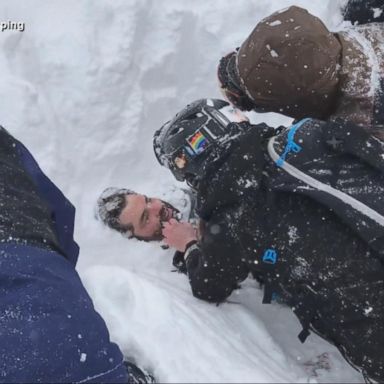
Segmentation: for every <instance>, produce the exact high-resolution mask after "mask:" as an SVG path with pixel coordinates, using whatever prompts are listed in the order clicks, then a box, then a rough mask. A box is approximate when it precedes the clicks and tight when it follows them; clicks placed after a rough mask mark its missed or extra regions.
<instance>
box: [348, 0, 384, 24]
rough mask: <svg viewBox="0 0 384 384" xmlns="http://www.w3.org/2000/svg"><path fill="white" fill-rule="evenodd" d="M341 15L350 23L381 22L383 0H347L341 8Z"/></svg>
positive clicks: (383, 6) (383, 9) (383, 10)
mask: <svg viewBox="0 0 384 384" xmlns="http://www.w3.org/2000/svg"><path fill="white" fill-rule="evenodd" d="M380 11H381V12H380ZM343 15H344V20H347V21H350V22H351V23H352V24H360V25H362V24H368V23H379V22H383V21H384V2H383V0H349V1H348V3H347V5H346V6H345V8H344V10H343Z"/></svg>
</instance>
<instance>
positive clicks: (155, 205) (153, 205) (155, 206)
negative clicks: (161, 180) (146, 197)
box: [148, 200, 161, 215]
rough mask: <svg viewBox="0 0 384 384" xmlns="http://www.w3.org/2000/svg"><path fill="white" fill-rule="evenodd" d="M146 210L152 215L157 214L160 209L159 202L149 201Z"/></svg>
mask: <svg viewBox="0 0 384 384" xmlns="http://www.w3.org/2000/svg"><path fill="white" fill-rule="evenodd" d="M148 210H149V212H150V213H151V214H154V215H159V214H160V210H161V204H159V202H158V201H156V200H155V201H153V200H152V201H151V202H150V203H149V204H148Z"/></svg>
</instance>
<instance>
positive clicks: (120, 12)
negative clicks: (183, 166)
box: [0, 0, 361, 382]
mask: <svg viewBox="0 0 384 384" xmlns="http://www.w3.org/2000/svg"><path fill="white" fill-rule="evenodd" d="M339 3H340V1H339V2H337V1H323V0H313V1H311V2H308V1H304V0H301V1H288V0H275V1H273V2H272V1H269V0H252V1H250V0H238V1H237V2H236V5H234V2H233V1H230V0H225V1H223V0H220V1H219V0H194V1H186V0H162V1H158V0H114V1H113V2H112V1H107V0H92V1H91V0H66V1H65V2H64V1H60V0H49V1H48V0H31V1H28V2H26V1H24V0H3V1H2V2H1V4H0V21H8V20H12V21H18V22H24V23H25V31H24V32H18V31H4V32H0V71H1V74H2V76H1V79H0V98H1V103H0V122H1V124H2V125H4V126H5V127H7V128H8V129H9V130H10V131H11V132H12V133H13V134H14V135H15V136H16V137H18V138H19V139H21V140H22V141H23V142H24V143H25V144H26V145H27V146H28V148H30V150H31V151H32V152H33V153H34V154H35V155H36V158H37V159H38V160H39V162H40V164H41V166H42V168H43V169H44V170H45V171H46V172H47V174H48V175H49V176H50V177H51V178H52V179H53V180H54V181H55V182H56V183H57V184H58V185H59V186H60V187H61V188H62V190H63V191H64V192H65V194H66V195H67V196H68V197H69V198H70V199H71V200H72V201H73V202H74V204H75V205H76V207H77V222H76V237H77V240H78V241H79V243H80V246H81V256H80V262H79V272H80V274H81V276H82V278H83V279H84V281H85V283H86V285H87V287H88V289H89V292H90V294H91V296H92V297H93V299H94V301H95V304H96V306H97V308H98V310H99V311H100V312H101V313H102V315H103V316H104V318H105V319H106V321H107V323H108V326H109V328H110V330H111V334H112V336H113V338H114V339H115V340H116V341H118V342H119V344H120V346H121V348H122V349H123V350H124V352H125V353H126V355H127V356H131V357H134V358H135V359H136V360H138V362H139V363H140V364H142V365H144V366H146V367H147V368H148V369H150V370H151V371H152V372H154V373H155V375H156V377H157V378H158V380H160V381H161V382H308V381H310V382H316V381H319V382H331V381H333V382H346V381H348V382H352V381H359V380H361V377H360V375H358V374H357V373H355V372H354V371H353V370H352V369H351V368H350V367H349V366H348V365H347V364H346V363H345V362H343V360H342V358H341V357H340V355H339V354H338V352H337V351H336V350H335V349H334V348H333V347H331V346H329V345H328V344H327V343H325V342H323V341H321V340H320V339H319V338H317V337H315V336H311V337H310V338H309V340H308V341H307V342H306V343H305V344H304V345H301V344H300V343H299V341H298V340H297V338H296V335H297V334H298V332H299V331H300V328H299V325H298V324H297V321H296V319H295V318H294V317H293V315H292V314H291V311H290V310H289V309H288V308H285V307H283V306H281V305H278V304H273V305H270V306H262V305H261V291H260V290H259V288H258V287H257V285H255V283H254V282H251V281H247V282H246V283H245V284H244V285H243V289H242V290H240V291H238V292H237V293H236V294H234V295H232V296H231V303H226V304H224V305H221V306H219V307H216V306H214V305H209V304H207V303H203V302H200V301H198V300H197V299H194V298H193V297H192V296H191V294H190V288H189V285H188V282H187V279H186V278H185V277H184V276H182V275H179V274H177V273H171V272H170V270H171V269H172V268H171V258H172V252H171V251H163V250H161V249H159V247H158V246H156V245H154V244H145V243H141V242H138V241H135V240H132V241H128V240H126V239H124V238H122V237H121V236H119V235H118V234H115V233H113V232H112V231H109V230H108V229H106V228H103V227H102V226H101V225H100V224H99V223H98V222H97V221H95V220H94V215H93V209H94V203H95V201H96V199H97V197H98V195H99V194H100V193H101V191H102V190H103V189H104V188H105V187H108V186H121V187H128V188H132V189H136V190H137V191H140V192H145V193H148V194H150V195H160V196H162V197H163V198H166V199H167V198H168V199H169V198H171V199H172V198H175V199H176V200H177V199H178V198H180V196H179V195H178V192H177V191H176V190H175V189H172V188H175V187H179V186H180V185H179V184H177V182H176V181H175V180H174V179H173V178H172V177H171V175H170V173H169V172H168V171H166V170H165V169H162V168H160V166H159V165H158V164H157V161H156V159H155V157H154V156H153V150H152V134H153V132H154V131H155V130H156V129H157V128H158V127H159V126H160V125H161V124H162V123H163V122H165V121H166V120H167V119H169V118H170V117H171V116H172V115H173V114H174V113H175V112H176V111H177V110H179V109H180V108H181V107H183V106H184V105H185V104H186V103H187V102H189V101H192V100H194V99H197V98H201V97H219V96H220V95H219V91H218V89H217V85H216V65H217V63H218V60H219V58H220V57H221V56H222V55H224V54H225V53H227V52H228V51H230V50H232V49H233V48H235V47H237V46H238V45H239V44H240V43H241V41H242V40H243V39H244V38H245V37H246V36H247V35H248V33H249V32H250V31H251V30H252V29H253V27H254V26H255V24H256V23H257V22H258V21H259V20H260V19H262V18H263V17H265V16H267V15H268V14H270V13H272V12H273V11H275V10H278V9H281V8H284V7H287V6H289V5H291V4H297V5H301V6H304V7H305V6H307V7H308V9H309V11H310V12H312V13H314V14H316V15H318V16H320V17H322V18H323V19H324V20H326V23H327V25H329V26H330V27H332V26H335V25H336V24H337V23H338V22H339V21H340V15H339V13H338V11H337V9H338V4H339ZM251 117H252V119H253V121H254V122H257V121H262V120H266V121H267V122H269V123H270V124H272V125H278V124H281V123H284V122H286V121H287V119H283V118H282V117H281V116H279V115H275V114H267V115H256V114H252V116H251ZM323 353H328V354H329V357H330V363H331V370H330V371H327V370H325V369H321V368H319V369H317V370H316V369H315V368H314V364H315V367H320V366H321V364H320V365H319V364H317V365H316V356H319V355H321V354H323Z"/></svg>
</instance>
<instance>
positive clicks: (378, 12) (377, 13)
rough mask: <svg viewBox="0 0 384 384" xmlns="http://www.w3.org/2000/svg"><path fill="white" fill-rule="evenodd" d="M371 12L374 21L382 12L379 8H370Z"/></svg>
mask: <svg viewBox="0 0 384 384" xmlns="http://www.w3.org/2000/svg"><path fill="white" fill-rule="evenodd" d="M372 11H373V18H374V19H376V18H378V17H380V16H381V14H382V13H383V10H382V9H380V8H372Z"/></svg>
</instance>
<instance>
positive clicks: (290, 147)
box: [276, 118, 311, 167]
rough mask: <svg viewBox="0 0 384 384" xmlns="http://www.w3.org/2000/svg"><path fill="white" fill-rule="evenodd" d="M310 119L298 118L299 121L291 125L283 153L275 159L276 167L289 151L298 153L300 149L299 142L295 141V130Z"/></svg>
mask: <svg viewBox="0 0 384 384" xmlns="http://www.w3.org/2000/svg"><path fill="white" fill-rule="evenodd" d="M310 120H311V119H309V118H306V119H303V120H300V121H299V122H297V123H296V124H294V125H292V126H291V128H290V129H289V132H288V138H287V144H286V146H285V149H284V151H283V153H282V154H281V155H280V157H279V159H278V160H277V161H276V165H277V166H278V167H281V166H282V165H283V163H284V161H285V158H286V157H287V155H288V154H289V153H290V152H295V153H298V152H300V151H301V149H302V148H301V146H300V145H299V144H297V143H295V134H296V131H297V130H298V129H299V128H300V127H301V126H302V125H303V124H305V123H306V122H307V121H310Z"/></svg>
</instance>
